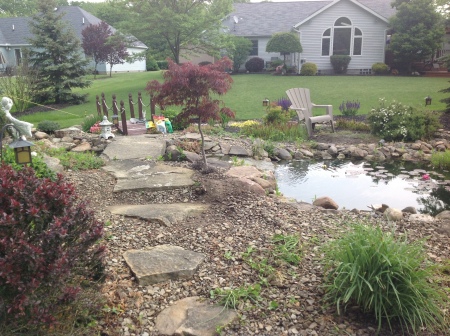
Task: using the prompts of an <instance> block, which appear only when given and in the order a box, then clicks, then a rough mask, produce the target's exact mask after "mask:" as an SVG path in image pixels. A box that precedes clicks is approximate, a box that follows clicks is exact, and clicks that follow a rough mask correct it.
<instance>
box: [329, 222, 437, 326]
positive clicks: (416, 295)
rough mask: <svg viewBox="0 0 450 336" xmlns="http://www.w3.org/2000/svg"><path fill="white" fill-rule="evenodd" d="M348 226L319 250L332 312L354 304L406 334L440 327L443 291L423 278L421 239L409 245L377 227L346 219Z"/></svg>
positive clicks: (426, 273)
mask: <svg viewBox="0 0 450 336" xmlns="http://www.w3.org/2000/svg"><path fill="white" fill-rule="evenodd" d="M350 228H351V230H350V231H349V232H347V233H346V234H344V235H343V236H342V237H340V238H338V239H336V240H334V241H332V242H331V243H328V245H326V247H325V248H324V252H325V253H324V264H325V277H324V284H325V289H326V294H325V300H326V301H328V302H330V303H331V304H333V305H336V307H337V311H338V313H340V312H341V309H342V308H344V309H345V307H347V306H348V305H352V306H354V305H357V306H359V307H360V309H361V310H363V311H364V312H365V313H371V314H373V315H374V316H375V318H376V320H377V321H378V329H380V328H381V326H382V323H383V322H387V323H388V325H389V328H390V329H392V326H393V325H392V324H393V322H399V324H400V325H401V327H402V329H403V330H404V331H407V332H408V333H410V332H413V333H416V332H417V331H419V330H420V329H421V328H423V327H426V328H427V329H428V330H430V331H434V330H439V329H441V328H445V326H444V324H445V321H444V314H443V311H442V310H441V309H440V305H441V304H442V303H444V295H441V293H440V292H439V290H438V287H437V286H436V285H435V284H434V283H432V282H431V281H429V280H430V279H431V278H432V276H433V274H432V271H431V267H430V266H429V265H428V264H427V260H426V254H425V251H424V248H423V242H422V241H419V242H411V243H409V242H408V241H407V239H406V236H403V237H395V236H394V234H393V233H386V232H383V231H382V230H381V229H380V228H379V227H373V226H371V225H367V224H365V223H351V224H350Z"/></svg>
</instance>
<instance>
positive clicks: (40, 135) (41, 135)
mask: <svg viewBox="0 0 450 336" xmlns="http://www.w3.org/2000/svg"><path fill="white" fill-rule="evenodd" d="M34 137H35V139H37V140H42V139H48V138H49V137H50V136H49V135H48V134H47V133H45V132H41V131H37V132H36V133H34Z"/></svg>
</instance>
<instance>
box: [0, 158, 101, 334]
mask: <svg viewBox="0 0 450 336" xmlns="http://www.w3.org/2000/svg"><path fill="white" fill-rule="evenodd" d="M0 183H1V185H2V190H1V193H0V209H2V212H3V216H0V227H1V228H2V229H1V230H0V269H1V270H2V272H0V298H1V300H2V305H1V307H0V310H1V312H0V313H1V314H2V315H6V316H8V317H7V320H8V321H11V323H18V322H19V321H20V320H22V321H25V322H28V323H29V324H41V323H43V324H46V325H50V324H51V323H52V321H54V319H55V317H56V316H55V312H56V311H57V310H58V308H59V307H60V306H61V305H63V304H65V303H67V302H71V301H72V300H73V299H74V298H75V297H76V296H77V293H78V292H79V291H80V288H79V287H78V286H77V281H76V279H77V278H78V277H81V278H86V279H88V278H92V277H96V276H100V275H101V271H102V270H103V261H102V256H103V251H104V246H101V245H98V244H97V242H98V240H99V239H100V238H101V237H102V235H103V224H101V223H100V222H98V221H96V220H95V218H94V216H93V213H92V212H90V211H88V210H87V208H86V204H85V203H83V202H80V200H78V199H77V197H76V192H75V188H74V186H73V185H71V184H69V183H66V182H64V180H63V177H62V176H61V175H59V176H58V177H57V179H56V181H51V180H50V179H39V178H36V176H35V174H34V172H33V170H32V169H31V168H29V167H26V168H24V169H22V170H20V171H14V170H13V169H12V168H11V167H10V166H7V165H2V166H1V167H0ZM78 283H79V281H78Z"/></svg>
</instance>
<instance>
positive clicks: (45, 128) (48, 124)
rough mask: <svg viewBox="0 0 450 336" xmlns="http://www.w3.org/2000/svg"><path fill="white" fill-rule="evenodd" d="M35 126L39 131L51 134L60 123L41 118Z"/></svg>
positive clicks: (58, 127)
mask: <svg viewBox="0 0 450 336" xmlns="http://www.w3.org/2000/svg"><path fill="white" fill-rule="evenodd" d="M37 128H38V130H39V131H42V132H46V133H48V134H53V133H55V131H56V130H58V129H60V125H59V124H58V123H57V122H56V121H51V120H43V121H41V122H40V123H39V124H38V127H37Z"/></svg>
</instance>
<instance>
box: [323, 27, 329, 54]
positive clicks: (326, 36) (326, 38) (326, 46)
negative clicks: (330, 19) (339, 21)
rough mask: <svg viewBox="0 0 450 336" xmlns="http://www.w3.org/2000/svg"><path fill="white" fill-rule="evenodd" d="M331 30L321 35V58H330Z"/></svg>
mask: <svg viewBox="0 0 450 336" xmlns="http://www.w3.org/2000/svg"><path fill="white" fill-rule="evenodd" d="M330 45H331V28H328V29H327V30H325V32H324V33H323V35H322V56H330Z"/></svg>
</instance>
